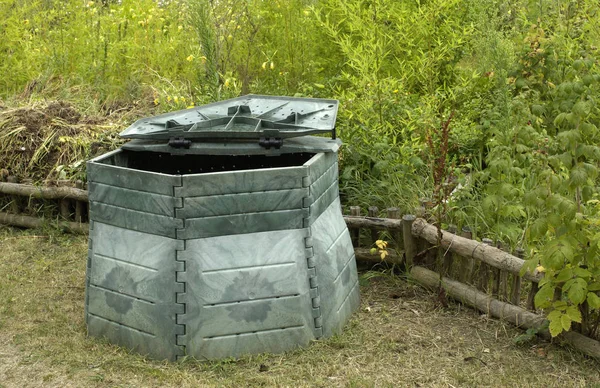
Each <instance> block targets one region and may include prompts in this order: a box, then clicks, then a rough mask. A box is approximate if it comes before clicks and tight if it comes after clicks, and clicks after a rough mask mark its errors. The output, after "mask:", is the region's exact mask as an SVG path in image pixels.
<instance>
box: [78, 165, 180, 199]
mask: <svg viewBox="0 0 600 388" xmlns="http://www.w3.org/2000/svg"><path fill="white" fill-rule="evenodd" d="M107 159H108V158H107ZM102 160H103V159H101V158H98V159H94V161H90V162H88V163H87V178H88V182H96V183H103V184H105V185H109V186H116V187H122V188H125V189H130V190H138V191H146V192H149V193H156V194H163V195H173V186H181V176H180V175H167V174H160V173H155V172H148V171H140V170H134V169H131V168H126V167H120V166H111V165H108V164H103V163H100V161H102Z"/></svg>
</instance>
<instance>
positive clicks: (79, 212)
mask: <svg viewBox="0 0 600 388" xmlns="http://www.w3.org/2000/svg"><path fill="white" fill-rule="evenodd" d="M75 187H76V188H78V189H80V190H83V182H82V181H80V180H78V181H77V182H75ZM83 205H84V204H83V202H81V201H75V222H83Z"/></svg>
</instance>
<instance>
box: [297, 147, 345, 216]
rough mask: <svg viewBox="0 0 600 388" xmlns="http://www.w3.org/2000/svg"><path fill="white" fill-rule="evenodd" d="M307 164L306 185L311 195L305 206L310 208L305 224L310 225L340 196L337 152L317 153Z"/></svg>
mask: <svg viewBox="0 0 600 388" xmlns="http://www.w3.org/2000/svg"><path fill="white" fill-rule="evenodd" d="M305 166H307V167H308V178H307V179H306V180H305V186H306V187H308V188H309V196H308V198H307V199H306V200H305V203H304V206H305V207H306V208H309V209H310V212H309V213H310V215H309V217H308V218H307V222H306V224H305V226H306V227H309V226H310V225H312V224H313V223H314V222H315V220H316V219H317V218H319V216H320V215H321V214H322V213H323V212H324V211H325V210H326V209H327V208H328V207H329V205H330V204H331V203H332V202H333V201H334V200H335V199H336V198H338V196H339V189H338V163H337V153H321V154H317V155H315V156H314V157H313V158H312V159H311V160H309V161H308V162H307V163H306V164H305Z"/></svg>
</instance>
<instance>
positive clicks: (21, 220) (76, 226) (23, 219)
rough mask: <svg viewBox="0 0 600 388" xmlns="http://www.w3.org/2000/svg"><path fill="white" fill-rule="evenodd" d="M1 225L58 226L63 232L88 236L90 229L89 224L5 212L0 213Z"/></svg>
mask: <svg viewBox="0 0 600 388" xmlns="http://www.w3.org/2000/svg"><path fill="white" fill-rule="evenodd" d="M0 224H5V225H12V226H19V227H22V228H40V227H42V226H44V225H56V226H58V227H59V228H60V229H62V230H65V231H68V232H71V233H76V234H86V233H88V231H89V228H90V225H89V224H82V223H79V222H68V221H52V220H44V219H42V218H39V217H32V216H25V215H21V214H10V213H5V212H0Z"/></svg>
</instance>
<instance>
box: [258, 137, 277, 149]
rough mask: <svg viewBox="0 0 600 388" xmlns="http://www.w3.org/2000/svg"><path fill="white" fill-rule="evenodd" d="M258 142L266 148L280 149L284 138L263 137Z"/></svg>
mask: <svg viewBox="0 0 600 388" xmlns="http://www.w3.org/2000/svg"><path fill="white" fill-rule="evenodd" d="M258 144H259V145H260V146H261V147H264V148H266V149H270V148H271V147H274V148H276V149H280V148H281V146H282V145H283V139H281V138H278V137H261V138H260V140H259V141H258Z"/></svg>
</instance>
